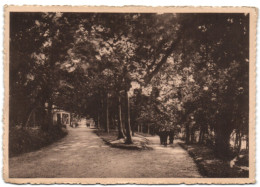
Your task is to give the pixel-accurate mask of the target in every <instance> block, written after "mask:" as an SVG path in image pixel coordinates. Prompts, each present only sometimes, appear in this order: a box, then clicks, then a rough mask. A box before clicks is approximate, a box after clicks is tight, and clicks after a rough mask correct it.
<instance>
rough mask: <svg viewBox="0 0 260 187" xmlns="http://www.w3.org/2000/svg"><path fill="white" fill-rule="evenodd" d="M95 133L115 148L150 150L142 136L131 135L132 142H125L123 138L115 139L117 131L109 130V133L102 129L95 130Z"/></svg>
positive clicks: (147, 142)
mask: <svg viewBox="0 0 260 187" xmlns="http://www.w3.org/2000/svg"><path fill="white" fill-rule="evenodd" d="M95 133H96V134H97V135H98V136H99V137H100V138H101V139H102V140H103V141H104V142H105V143H106V144H108V145H110V146H111V147H115V148H121V149H129V150H151V149H152V148H151V147H149V146H148V144H149V141H148V140H147V139H146V138H145V137H142V136H140V135H139V136H132V140H133V144H125V139H120V140H117V135H118V134H117V131H110V132H109V133H107V132H104V131H103V130H96V131H95Z"/></svg>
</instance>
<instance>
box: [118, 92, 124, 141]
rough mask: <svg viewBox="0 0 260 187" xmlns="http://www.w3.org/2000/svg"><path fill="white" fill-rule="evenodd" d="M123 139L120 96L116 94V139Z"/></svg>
mask: <svg viewBox="0 0 260 187" xmlns="http://www.w3.org/2000/svg"><path fill="white" fill-rule="evenodd" d="M121 138H125V134H124V132H123V125H122V108H121V96H120V94H118V137H117V139H121Z"/></svg>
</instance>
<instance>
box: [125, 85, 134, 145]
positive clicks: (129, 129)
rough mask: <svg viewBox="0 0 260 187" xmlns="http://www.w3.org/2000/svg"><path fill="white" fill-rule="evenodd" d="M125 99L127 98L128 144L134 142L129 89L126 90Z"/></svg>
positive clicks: (126, 126)
mask: <svg viewBox="0 0 260 187" xmlns="http://www.w3.org/2000/svg"><path fill="white" fill-rule="evenodd" d="M125 100H126V125H125V128H126V141H125V143H126V144H132V143H133V140H132V133H131V124H130V104H129V96H128V91H127V90H125Z"/></svg>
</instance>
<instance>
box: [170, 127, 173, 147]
mask: <svg viewBox="0 0 260 187" xmlns="http://www.w3.org/2000/svg"><path fill="white" fill-rule="evenodd" d="M173 140H174V130H173V129H171V130H170V131H169V141H170V144H173Z"/></svg>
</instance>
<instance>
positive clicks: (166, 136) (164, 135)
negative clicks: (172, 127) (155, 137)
mask: <svg viewBox="0 0 260 187" xmlns="http://www.w3.org/2000/svg"><path fill="white" fill-rule="evenodd" d="M162 136H163V145H164V146H165V147H167V140H168V132H167V130H166V129H164V130H163V135H162Z"/></svg>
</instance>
